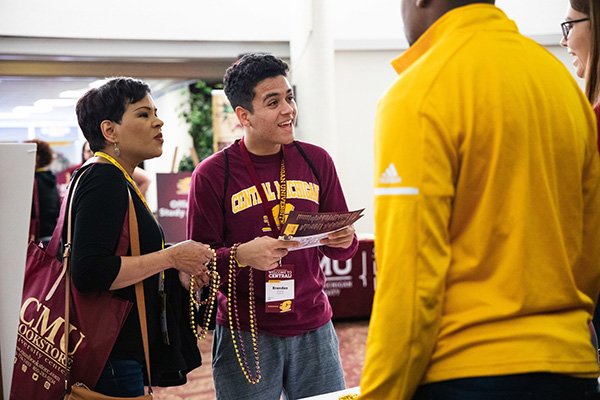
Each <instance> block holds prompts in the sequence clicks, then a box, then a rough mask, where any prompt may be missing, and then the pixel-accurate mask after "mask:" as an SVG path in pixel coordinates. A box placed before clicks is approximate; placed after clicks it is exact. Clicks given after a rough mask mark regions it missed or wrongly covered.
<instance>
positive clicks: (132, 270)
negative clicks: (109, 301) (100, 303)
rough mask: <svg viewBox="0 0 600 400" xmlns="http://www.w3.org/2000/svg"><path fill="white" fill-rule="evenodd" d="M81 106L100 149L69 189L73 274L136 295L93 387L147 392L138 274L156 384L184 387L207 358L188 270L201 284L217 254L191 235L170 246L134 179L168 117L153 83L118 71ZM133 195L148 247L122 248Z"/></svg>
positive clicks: (159, 141)
mask: <svg viewBox="0 0 600 400" xmlns="http://www.w3.org/2000/svg"><path fill="white" fill-rule="evenodd" d="M76 112H77V118H78V122H79V126H80V127H81V130H82V131H83V134H84V136H85V138H86V139H87V140H88V142H89V143H90V148H91V150H92V151H93V152H94V156H95V157H94V158H93V159H91V160H90V161H88V162H87V163H86V164H84V166H83V167H82V168H81V169H80V170H79V172H77V174H76V176H75V177H74V179H78V178H79V177H80V178H79V182H78V185H77V189H76V191H75V193H74V194H72V196H74V198H73V219H74V221H73V225H72V231H73V241H72V258H71V272H72V279H73V282H74V284H75V286H76V287H77V289H78V290H79V291H81V292H102V291H113V292H114V293H115V294H116V295H117V296H120V297H122V298H124V299H127V300H129V301H131V302H132V303H134V306H133V307H132V311H131V312H130V314H129V315H128V317H127V319H126V321H125V323H124V326H123V328H122V329H121V332H120V333H119V335H118V337H117V340H116V343H115V345H114V347H113V349H112V352H111V354H110V357H109V359H108V362H107V363H106V366H105V367H104V370H103V372H102V374H101V376H100V380H99V382H98V383H97V385H96V387H95V390H96V391H97V392H100V393H103V394H106V395H110V396H122V397H134V396H139V395H143V394H144V380H145V379H146V377H145V376H144V372H143V371H145V366H144V352H143V347H142V340H141V333H140V326H139V323H138V315H137V314H138V313H137V309H136V306H135V302H136V300H135V290H134V286H135V284H136V283H138V282H140V281H142V282H143V287H144V294H145V303H146V313H147V326H148V337H149V347H150V360H151V361H150V363H151V366H150V367H151V368H150V369H151V371H152V372H151V373H152V383H153V384H154V385H156V386H175V385H181V384H183V383H185V382H186V374H187V373H188V372H189V371H191V370H192V369H194V368H196V367H198V366H199V365H200V364H201V357H200V353H199V351H198V348H197V344H196V337H195V335H194V333H193V332H192V331H191V329H190V328H189V327H190V316H189V314H188V312H189V305H188V303H187V301H186V300H187V299H189V293H188V292H187V290H186V289H187V288H188V287H189V286H188V285H189V281H190V276H192V275H193V276H195V277H196V278H197V279H196V280H197V282H198V286H202V285H203V284H205V283H207V282H208V275H207V268H206V266H205V265H204V264H205V263H207V262H208V261H210V260H211V259H212V258H213V252H212V250H211V249H210V248H209V247H208V246H207V245H204V244H201V243H198V242H195V241H192V240H187V241H185V242H182V243H179V244H176V245H173V246H171V247H169V248H166V249H165V248H164V237H163V232H162V229H161V227H160V225H159V224H158V222H157V221H156V219H155V217H154V215H153V214H152V212H151V210H150V209H149V207H148V204H147V203H146V200H145V199H144V196H143V195H142V194H141V192H140V191H139V188H138V187H137V185H136V183H135V182H134V180H133V179H132V177H131V176H132V174H133V170H134V169H135V167H136V165H138V164H140V163H141V162H142V161H144V160H147V159H150V158H154V157H158V156H160V155H161V154H162V147H163V133H162V127H163V121H162V120H161V119H160V118H159V117H158V115H157V108H156V106H155V104H154V100H153V99H152V96H151V95H150V88H149V87H148V85H146V84H145V83H144V82H142V81H140V80H137V79H133V78H114V79H111V80H109V81H108V82H106V83H105V84H104V85H102V86H100V87H98V88H94V89H91V90H89V91H88V92H87V93H86V94H84V95H83V96H82V97H81V98H80V99H79V101H78V102H77V107H76ZM92 161H94V162H92ZM88 164H90V165H88ZM130 193H131V197H132V199H133V204H134V207H135V211H136V215H137V223H138V228H139V243H140V251H141V254H142V255H140V256H131V255H130V254H131V253H130V252H128V254H127V255H126V256H118V255H116V249H117V245H118V243H119V241H120V237H121V233H122V231H123V227H124V221H125V217H126V212H127V208H128V202H129V194H130ZM66 230H67V228H66V227H65V228H64V229H63V238H66Z"/></svg>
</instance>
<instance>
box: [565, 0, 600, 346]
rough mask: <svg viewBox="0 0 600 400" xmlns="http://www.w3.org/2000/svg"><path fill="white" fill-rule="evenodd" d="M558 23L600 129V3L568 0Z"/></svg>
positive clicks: (597, 315)
mask: <svg viewBox="0 0 600 400" xmlns="http://www.w3.org/2000/svg"><path fill="white" fill-rule="evenodd" d="M560 27H561V28H562V34H563V37H562V39H561V40H560V45H561V46H562V47H565V48H566V49H567V51H568V52H569V55H570V56H571V57H572V58H573V66H574V67H575V71H576V74H577V76H578V77H580V78H583V79H585V94H586V96H587V98H588V100H589V101H590V103H591V104H592V106H593V107H594V111H595V112H596V120H597V123H598V127H599V131H600V83H599V82H598V79H599V77H600V4H598V3H597V1H596V0H569V8H568V9H567V15H566V16H565V22H563V23H562V24H560ZM598 147H599V149H600V139H599V140H598ZM597 304H600V299H599V301H598V303H597ZM593 322H594V328H595V330H596V332H600V307H598V306H597V307H596V310H595V312H594V320H593ZM596 346H597V344H596Z"/></svg>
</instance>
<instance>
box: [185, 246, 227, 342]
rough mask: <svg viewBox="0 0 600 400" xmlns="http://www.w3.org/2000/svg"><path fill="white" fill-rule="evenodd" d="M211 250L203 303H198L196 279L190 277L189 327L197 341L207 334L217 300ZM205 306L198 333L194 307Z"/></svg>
mask: <svg viewBox="0 0 600 400" xmlns="http://www.w3.org/2000/svg"><path fill="white" fill-rule="evenodd" d="M211 250H212V259H211V260H210V261H209V263H208V266H207V267H208V274H209V276H210V283H209V292H208V298H207V299H206V300H204V301H198V300H197V299H196V290H194V286H195V284H196V279H195V278H194V276H193V275H190V326H191V328H192V332H193V333H194V336H196V338H198V339H204V338H205V337H206V334H207V333H208V327H209V325H210V317H211V315H212V313H213V309H214V307H215V300H216V299H217V292H218V291H219V284H220V281H221V279H220V277H219V273H218V272H217V252H216V251H215V250H214V249H211ZM202 305H206V308H205V309H204V326H201V327H200V332H198V330H197V328H196V307H200V306H202Z"/></svg>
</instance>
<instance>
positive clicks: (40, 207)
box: [25, 139, 60, 244]
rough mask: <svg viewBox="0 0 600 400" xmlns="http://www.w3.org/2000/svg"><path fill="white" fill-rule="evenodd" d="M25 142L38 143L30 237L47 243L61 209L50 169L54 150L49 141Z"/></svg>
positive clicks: (28, 141)
mask: <svg viewBox="0 0 600 400" xmlns="http://www.w3.org/2000/svg"><path fill="white" fill-rule="evenodd" d="M25 143H35V144H36V145H37V151H36V154H35V176H34V179H35V184H34V189H33V201H32V206H31V220H32V223H31V224H30V232H29V239H30V240H33V241H36V242H38V241H39V242H42V243H43V244H47V243H48V242H49V241H50V238H51V237H52V232H54V227H55V226H56V219H57V218H58V213H59V211H60V199H59V197H58V189H57V187H56V176H55V175H54V174H53V173H52V171H50V164H51V163H52V157H53V151H52V148H51V147H50V145H49V144H48V143H47V142H45V141H43V140H40V139H32V140H27V141H26V142H25Z"/></svg>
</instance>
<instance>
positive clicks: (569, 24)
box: [560, 18, 590, 40]
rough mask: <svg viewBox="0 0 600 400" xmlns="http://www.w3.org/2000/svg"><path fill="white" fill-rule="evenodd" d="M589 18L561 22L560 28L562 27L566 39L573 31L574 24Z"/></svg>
mask: <svg viewBox="0 0 600 400" xmlns="http://www.w3.org/2000/svg"><path fill="white" fill-rule="evenodd" d="M589 20H590V19H589V18H581V19H574V20H572V21H565V22H563V23H561V24H560V28H561V29H562V34H563V38H564V39H565V40H567V39H568V38H569V33H571V29H573V24H576V23H578V22H583V21H589Z"/></svg>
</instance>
